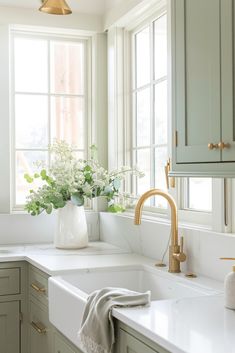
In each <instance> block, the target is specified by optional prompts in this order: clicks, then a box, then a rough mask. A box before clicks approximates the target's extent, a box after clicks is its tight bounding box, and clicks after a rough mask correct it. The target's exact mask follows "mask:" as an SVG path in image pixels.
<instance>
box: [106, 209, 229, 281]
mask: <svg viewBox="0 0 235 353" xmlns="http://www.w3.org/2000/svg"><path fill="white" fill-rule="evenodd" d="M169 234H170V225H169V222H164V221H162V222H159V223H157V222H156V221H153V220H143V221H142V224H141V225H140V226H135V225H134V222H133V216H132V217H127V216H123V215H114V214H109V213H101V214H100V237H101V240H103V241H107V242H110V243H111V244H114V245H116V246H120V247H121V248H124V249H128V250H130V251H132V252H135V253H138V254H142V255H144V256H148V257H151V258H153V259H156V260H160V259H161V257H162V255H163V253H164V251H165V249H166V247H167V242H168V239H169ZM179 235H183V236H184V237H185V252H186V254H187V261H186V263H184V264H182V269H183V271H193V272H195V273H196V274H201V275H203V276H208V277H211V278H214V279H216V280H220V281H223V279H224V276H225V275H226V274H227V273H228V272H230V271H231V266H232V265H233V264H234V263H235V261H234V262H233V261H221V260H219V258H220V257H235V236H234V235H231V234H228V235H227V234H222V233H215V232H211V231H208V230H207V231H206V230H202V229H201V230H200V229H195V228H194V229H193V228H192V227H191V228H190V227H188V228H185V227H182V226H180V229H179ZM165 260H166V261H164V262H165V263H168V254H167V255H166V257H165Z"/></svg>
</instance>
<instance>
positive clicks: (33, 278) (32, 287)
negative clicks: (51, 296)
mask: <svg viewBox="0 0 235 353" xmlns="http://www.w3.org/2000/svg"><path fill="white" fill-rule="evenodd" d="M29 291H30V294H31V295H33V296H34V297H35V298H36V299H37V300H39V301H41V302H43V303H44V304H47V300H48V298H47V296H48V278H47V276H46V275H44V274H43V273H42V272H40V271H37V270H35V269H34V268H32V267H31V268H30V270H29Z"/></svg>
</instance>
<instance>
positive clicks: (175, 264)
mask: <svg viewBox="0 0 235 353" xmlns="http://www.w3.org/2000/svg"><path fill="white" fill-rule="evenodd" d="M158 195H159V196H162V197H164V198H165V199H166V200H167V202H168V203H169V205H170V208H171V244H170V247H169V272H173V273H179V272H181V271H180V262H183V261H185V260H186V255H185V254H184V253H183V240H182V241H181V244H182V246H181V249H180V246H179V245H178V243H179V236H178V212H177V206H176V203H175V200H174V199H173V197H172V196H171V195H170V194H168V193H167V192H165V191H163V190H160V189H151V190H149V191H147V192H145V193H144V194H143V195H142V196H141V197H140V199H139V201H138V203H137V205H136V207H135V219H134V224H135V225H140V224H141V217H142V209H143V205H144V203H145V201H146V200H147V199H148V198H149V197H152V196H158Z"/></svg>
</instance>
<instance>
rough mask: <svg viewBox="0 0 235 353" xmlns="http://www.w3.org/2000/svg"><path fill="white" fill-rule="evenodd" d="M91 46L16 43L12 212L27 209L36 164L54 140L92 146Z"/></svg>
mask: <svg viewBox="0 0 235 353" xmlns="http://www.w3.org/2000/svg"><path fill="white" fill-rule="evenodd" d="M88 62H89V60H88V44H87V40H86V39H83V38H81V39H80V38H72V37H71V38H70V37H65V36H61V37H60V36H51V35H46V34H39V33H38V34H36V33H33V34H27V33H25V32H24V33H21V32H19V31H18V32H14V33H13V34H12V42H11V86H12V87H11V93H12V94H11V115H12V132H13V134H12V136H13V139H12V172H11V176H12V208H13V209H17V208H22V205H23V204H24V203H25V197H26V195H27V193H28V191H29V188H31V187H32V186H30V185H27V183H26V181H25V179H24V174H25V173H28V174H33V173H34V171H35V168H36V166H35V161H37V160H41V161H43V162H45V163H46V164H47V163H49V158H50V156H49V153H48V145H49V144H51V143H52V142H53V140H54V139H59V140H65V141H67V142H68V143H69V144H72V145H74V146H75V147H74V149H75V150H76V151H77V154H78V156H79V157H81V158H84V157H86V155H87V144H88V141H87V140H88V138H87V137H88V89H89V87H88V86H89V85H88V67H87V66H88V65H87V63H88Z"/></svg>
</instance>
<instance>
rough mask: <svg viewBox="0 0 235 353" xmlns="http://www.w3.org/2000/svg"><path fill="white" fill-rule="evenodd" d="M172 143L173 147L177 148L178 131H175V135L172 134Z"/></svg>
mask: <svg viewBox="0 0 235 353" xmlns="http://www.w3.org/2000/svg"><path fill="white" fill-rule="evenodd" d="M174 143H175V147H177V146H178V131H177V130H175V133H174Z"/></svg>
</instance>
